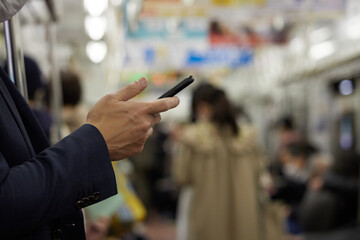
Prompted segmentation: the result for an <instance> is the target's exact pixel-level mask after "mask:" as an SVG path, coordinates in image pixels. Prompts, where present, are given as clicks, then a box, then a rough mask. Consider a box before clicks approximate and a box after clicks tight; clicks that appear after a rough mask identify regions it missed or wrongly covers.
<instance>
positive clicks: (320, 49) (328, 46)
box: [309, 41, 335, 60]
mask: <svg viewBox="0 0 360 240" xmlns="http://www.w3.org/2000/svg"><path fill="white" fill-rule="evenodd" d="M333 53H335V44H334V43H333V42H332V41H326V42H322V43H318V44H314V45H312V46H311V48H310V51H309V56H310V58H312V59H314V60H320V59H322V58H325V57H328V56H330V55H332V54H333Z"/></svg>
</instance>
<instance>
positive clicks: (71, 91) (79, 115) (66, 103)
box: [60, 71, 88, 132]
mask: <svg viewBox="0 0 360 240" xmlns="http://www.w3.org/2000/svg"><path fill="white" fill-rule="evenodd" d="M60 79H61V88H62V93H63V94H62V99H63V110H62V120H63V121H64V123H65V124H66V127H67V128H68V130H69V131H70V132H73V131H75V130H76V129H78V128H79V127H80V126H81V125H83V124H84V122H85V121H86V116H87V113H88V109H87V108H86V107H85V106H84V105H83V104H81V98H82V87H81V81H80V77H79V76H78V75H77V74H75V73H73V72H71V71H62V72H61V74H60Z"/></svg>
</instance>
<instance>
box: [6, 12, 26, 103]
mask: <svg viewBox="0 0 360 240" xmlns="http://www.w3.org/2000/svg"><path fill="white" fill-rule="evenodd" d="M4 26H5V42H6V52H7V59H8V60H7V62H8V72H9V76H10V79H11V80H12V81H13V83H15V85H16V86H17V87H18V89H19V91H20V93H21V94H22V95H23V96H24V98H25V99H26V100H28V94H27V84H26V75H25V66H24V53H23V51H22V47H21V44H20V37H19V36H18V34H20V25H19V23H18V19H17V16H14V17H12V18H11V19H10V20H8V21H5V23H4Z"/></svg>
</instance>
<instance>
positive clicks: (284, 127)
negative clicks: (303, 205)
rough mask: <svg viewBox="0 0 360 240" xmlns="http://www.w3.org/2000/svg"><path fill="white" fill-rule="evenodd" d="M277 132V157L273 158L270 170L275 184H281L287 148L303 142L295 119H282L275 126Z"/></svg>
mask: <svg viewBox="0 0 360 240" xmlns="http://www.w3.org/2000/svg"><path fill="white" fill-rule="evenodd" d="M275 129H276V130H277V133H278V136H277V139H278V142H277V146H276V148H275V156H274V157H273V159H272V161H271V163H270V166H269V170H270V173H271V174H272V178H273V180H274V182H275V183H277V182H279V181H280V182H281V181H282V178H283V174H284V172H283V170H284V168H283V166H284V161H285V159H287V157H286V156H284V154H286V153H287V149H286V147H287V146H289V145H290V144H294V143H298V142H300V141H302V137H301V135H300V133H299V132H298V131H297V130H296V127H295V124H294V121H293V119H292V118H291V117H290V116H284V117H282V118H281V119H280V120H279V121H278V122H277V123H276V125H275Z"/></svg>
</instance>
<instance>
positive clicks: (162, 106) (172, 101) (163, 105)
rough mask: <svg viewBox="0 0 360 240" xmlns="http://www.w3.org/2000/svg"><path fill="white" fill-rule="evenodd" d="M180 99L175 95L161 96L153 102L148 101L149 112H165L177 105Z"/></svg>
mask: <svg viewBox="0 0 360 240" xmlns="http://www.w3.org/2000/svg"><path fill="white" fill-rule="evenodd" d="M179 103H180V101H179V99H178V98H177V97H171V98H163V99H159V100H156V101H153V102H149V103H148V104H149V106H148V107H149V111H148V113H149V114H157V113H161V112H166V111H168V110H170V109H172V108H174V107H176V106H177V105H179Z"/></svg>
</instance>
